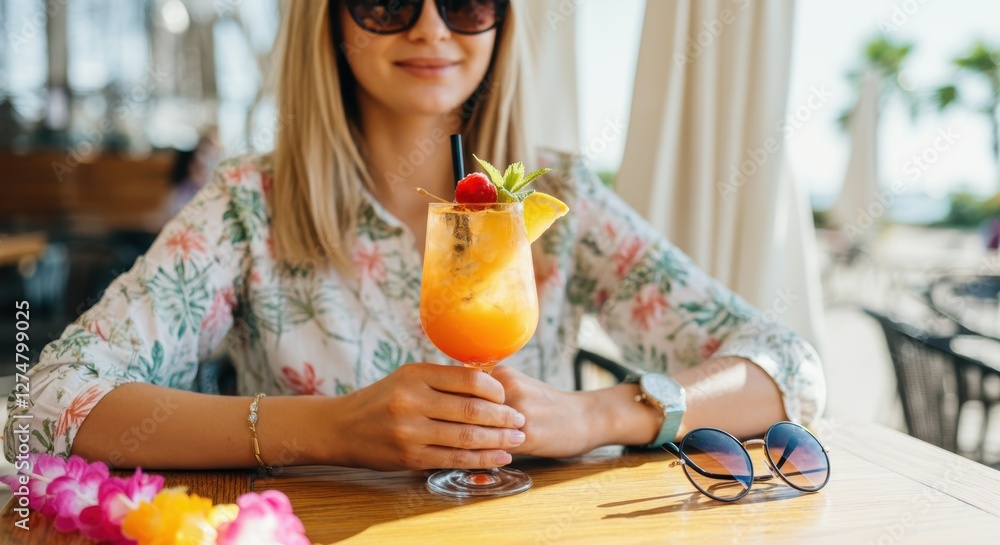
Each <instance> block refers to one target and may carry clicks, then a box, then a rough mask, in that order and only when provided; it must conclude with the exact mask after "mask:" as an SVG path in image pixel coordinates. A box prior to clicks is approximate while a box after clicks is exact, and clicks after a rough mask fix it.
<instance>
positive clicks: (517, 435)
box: [510, 431, 524, 446]
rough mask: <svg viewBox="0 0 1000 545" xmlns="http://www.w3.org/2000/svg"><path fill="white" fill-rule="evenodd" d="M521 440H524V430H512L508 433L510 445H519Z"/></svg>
mask: <svg viewBox="0 0 1000 545" xmlns="http://www.w3.org/2000/svg"><path fill="white" fill-rule="evenodd" d="M523 442H524V432H523V431H515V432H513V433H511V434H510V443H511V444H512V445H515V446H516V445H520V444H521V443H523Z"/></svg>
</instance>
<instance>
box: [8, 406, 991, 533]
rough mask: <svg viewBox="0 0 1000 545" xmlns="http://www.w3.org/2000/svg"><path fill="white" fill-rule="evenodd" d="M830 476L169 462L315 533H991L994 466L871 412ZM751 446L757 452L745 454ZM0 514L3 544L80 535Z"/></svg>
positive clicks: (633, 462) (836, 431) (622, 461)
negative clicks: (482, 484) (275, 497)
mask: <svg viewBox="0 0 1000 545" xmlns="http://www.w3.org/2000/svg"><path fill="white" fill-rule="evenodd" d="M816 431H817V433H818V435H819V436H820V438H821V440H822V441H823V442H824V443H825V444H826V445H827V447H828V448H829V449H830V451H831V453H830V459H831V464H832V478H831V480H830V484H829V485H827V487H826V488H825V489H824V490H822V491H821V492H819V493H816V494H801V493H799V492H796V491H795V490H793V489H791V488H789V487H787V486H784V485H782V484H771V483H757V484H755V485H754V489H753V490H751V492H750V494H748V495H747V496H746V497H744V498H743V499H742V500H740V501H738V502H735V503H730V504H725V503H721V502H716V501H712V500H709V499H708V498H707V497H705V496H702V495H701V494H699V493H697V492H695V491H694V489H693V488H692V487H691V485H690V484H689V483H688V482H687V480H686V479H685V478H684V475H683V473H682V470H681V468H680V467H670V459H671V458H670V456H669V455H667V454H665V453H663V454H648V453H624V454H623V453H622V452H621V449H615V448H606V449H599V450H598V451H595V452H593V453H590V454H588V455H586V456H583V457H581V458H579V459H575V460H567V461H549V460H522V461H518V462H517V463H515V464H514V465H516V466H518V467H520V468H522V469H525V470H526V471H528V472H529V473H530V474H531V476H532V477H533V478H534V481H535V485H534V488H532V489H531V490H530V491H528V492H527V493H524V494H520V495H517V496H511V497H507V498H498V499H490V500H476V501H469V500H466V501H454V500H448V499H444V498H440V497H437V496H433V495H431V494H429V493H427V492H426V491H425V490H424V488H423V481H424V478H425V474H424V473H422V472H406V473H376V472H371V471H365V470H355V469H343V468H328V467H322V468H321V467H307V468H288V469H287V470H285V471H284V472H282V474H280V475H277V476H275V477H273V478H267V479H265V478H254V477H253V476H252V475H251V474H249V473H242V472H218V473H206V472H193V473H190V474H184V473H171V474H169V479H170V480H171V481H172V482H174V483H177V482H184V483H187V484H189V485H190V486H191V489H192V491H195V492H199V493H204V494H210V495H213V496H214V497H215V499H216V500H217V501H232V500H233V499H235V497H236V496H237V495H239V494H240V493H242V492H244V491H246V490H248V489H250V488H253V489H254V490H257V491H261V490H265V489H269V488H273V489H277V490H282V491H284V492H285V493H287V494H288V496H289V497H290V498H291V500H292V503H293V505H294V507H295V511H296V513H297V514H298V515H299V517H301V519H302V521H303V522H304V523H305V526H306V528H307V530H308V532H309V537H310V538H311V539H312V540H313V541H314V542H317V543H333V542H344V543H484V542H488V543H489V544H490V545H496V544H502V543H531V544H547V543H594V544H610V543H615V544H617V543H667V542H678V543H699V544H707V543H769V544H770V543H794V544H801V543H810V544H811V543H851V544H854V543H857V544H862V545H865V544H875V545H887V544H901V543H905V544H907V545H909V544H915V543H948V544H951V545H958V544H963V545H965V544H977V543H992V544H995V543H998V542H1000V472H998V471H996V470H993V469H990V468H988V467H986V466H982V465H979V464H977V463H974V462H971V461H969V460H966V459H964V458H961V457H959V456H956V455H954V454H951V453H948V452H945V451H943V450H940V449H938V448H936V447H933V446H930V445H928V444H926V443H923V442H920V441H918V440H916V439H913V438H911V437H908V436H906V435H904V434H901V433H899V432H896V431H892V430H889V429H886V428H884V427H881V426H878V425H874V424H861V423H840V422H836V421H829V420H828V421H825V422H823V423H821V424H820V426H818V427H817V430H816ZM751 454H754V455H755V456H756V455H757V454H762V453H760V452H757V453H751ZM12 523H13V519H12V516H11V513H10V512H9V511H5V512H4V514H3V516H2V518H0V524H2V526H0V542H2V543H51V544H63V543H85V541H84V540H82V539H79V538H77V539H76V540H74V539H73V538H67V537H64V536H60V535H58V534H55V533H54V532H53V531H51V530H50V529H49V527H48V525H47V524H46V521H45V520H44V519H42V518H41V517H39V516H37V515H33V516H32V519H31V524H32V530H31V531H30V532H27V533H26V532H24V531H23V530H17V529H12Z"/></svg>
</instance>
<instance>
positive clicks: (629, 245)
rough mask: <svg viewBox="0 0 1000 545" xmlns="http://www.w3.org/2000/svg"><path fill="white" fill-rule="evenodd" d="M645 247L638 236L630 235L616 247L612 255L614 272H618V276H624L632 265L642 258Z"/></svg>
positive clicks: (630, 269)
mask: <svg viewBox="0 0 1000 545" xmlns="http://www.w3.org/2000/svg"><path fill="white" fill-rule="evenodd" d="M645 249H646V244H645V243H644V242H643V241H642V239H641V238H639V237H632V238H630V239H629V240H626V241H625V242H624V243H622V245H621V246H619V247H618V251H617V252H615V256H614V261H615V273H617V274H618V278H625V276H627V275H628V273H629V272H631V271H632V267H635V266H636V265H637V264H638V263H639V260H640V259H642V256H643V251H644V250H645Z"/></svg>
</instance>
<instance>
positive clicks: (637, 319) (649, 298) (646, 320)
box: [632, 284, 668, 331]
mask: <svg viewBox="0 0 1000 545" xmlns="http://www.w3.org/2000/svg"><path fill="white" fill-rule="evenodd" d="M667 306H668V305H667V300H666V298H664V297H663V294H662V293H660V289H659V287H658V286H656V285H654V284H649V285H646V286H644V287H643V288H642V290H641V291H639V293H638V294H637V295H636V296H635V301H634V303H633V306H632V322H634V323H635V324H636V325H638V326H639V327H641V328H642V329H643V330H645V331H649V328H651V327H652V326H653V324H654V323H656V322H657V321H659V320H660V317H661V316H662V314H663V311H664V310H666V308H667Z"/></svg>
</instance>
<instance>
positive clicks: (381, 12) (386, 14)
mask: <svg viewBox="0 0 1000 545" xmlns="http://www.w3.org/2000/svg"><path fill="white" fill-rule="evenodd" d="M347 9H348V10H350V12H351V17H352V18H353V19H354V21H355V22H357V23H358V25H360V26H361V28H363V29H365V30H367V31H369V32H378V33H391V32H399V31H400V30H402V29H404V28H406V27H408V26H410V24H412V23H413V21H414V20H416V19H417V18H418V17H420V5H419V2H414V1H412V0H351V1H349V2H347Z"/></svg>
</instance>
